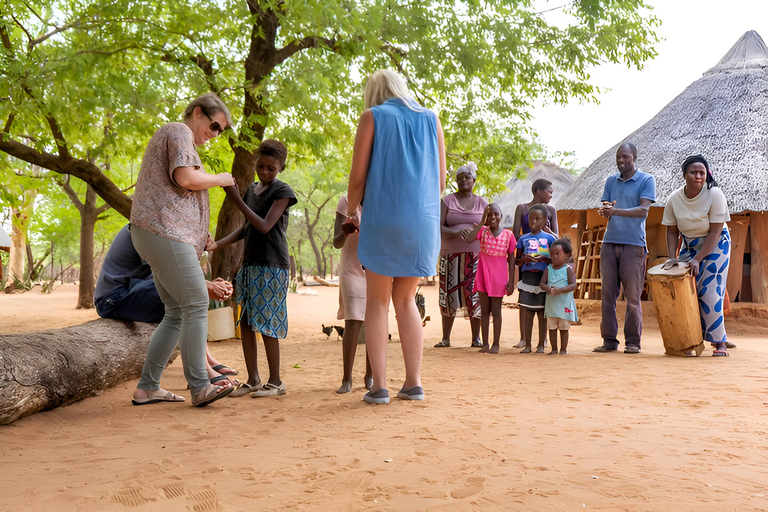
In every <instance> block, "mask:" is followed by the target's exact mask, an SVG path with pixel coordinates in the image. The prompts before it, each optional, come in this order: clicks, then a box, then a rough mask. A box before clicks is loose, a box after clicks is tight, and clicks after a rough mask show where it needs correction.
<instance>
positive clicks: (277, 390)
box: [251, 382, 288, 398]
mask: <svg viewBox="0 0 768 512" xmlns="http://www.w3.org/2000/svg"><path fill="white" fill-rule="evenodd" d="M287 392H288V390H287V389H286V388H285V383H284V382H281V383H280V385H279V386H275V385H274V384H270V383H269V382H267V383H266V384H264V386H263V387H262V388H261V389H259V390H258V391H254V392H253V393H251V398H261V397H262V396H277V395H284V394H286V393H287Z"/></svg>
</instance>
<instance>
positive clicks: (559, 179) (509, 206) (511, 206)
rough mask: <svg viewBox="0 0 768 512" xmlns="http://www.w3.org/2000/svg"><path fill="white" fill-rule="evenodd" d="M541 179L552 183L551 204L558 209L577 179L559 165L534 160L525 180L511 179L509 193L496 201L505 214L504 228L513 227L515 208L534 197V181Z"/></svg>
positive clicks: (502, 223) (508, 183) (502, 222)
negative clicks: (532, 190)
mask: <svg viewBox="0 0 768 512" xmlns="http://www.w3.org/2000/svg"><path fill="white" fill-rule="evenodd" d="M540 178H543V179H545V180H549V181H551V182H552V190H553V194H552V201H551V203H550V204H551V205H552V206H554V207H555V208H557V207H558V201H560V200H561V199H562V197H563V194H564V193H565V191H566V190H568V189H569V188H570V187H571V185H572V184H573V182H574V180H575V179H576V177H575V176H574V175H573V174H571V173H570V172H568V170H567V169H564V168H563V167H560V166H559V165H556V164H553V163H551V162H542V161H540V160H534V161H533V162H532V167H531V169H530V170H528V174H527V176H526V177H525V179H520V178H517V177H514V178H511V179H510V180H509V181H507V183H506V185H507V188H508V189H509V192H508V193H506V194H504V195H502V196H500V197H499V198H497V199H496V200H495V202H496V204H498V205H499V206H501V211H502V213H503V214H504V218H503V219H502V221H501V225H502V226H504V227H512V223H513V221H514V215H515V208H517V205H518V204H520V203H527V202H529V201H530V200H531V198H532V197H533V195H532V194H531V185H533V182H534V181H536V180H538V179H540Z"/></svg>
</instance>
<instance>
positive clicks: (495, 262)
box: [465, 203, 517, 354]
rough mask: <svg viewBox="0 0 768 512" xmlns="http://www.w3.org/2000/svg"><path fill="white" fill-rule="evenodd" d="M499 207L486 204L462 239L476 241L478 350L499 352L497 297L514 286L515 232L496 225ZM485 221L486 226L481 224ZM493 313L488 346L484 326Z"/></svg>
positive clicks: (486, 331)
mask: <svg viewBox="0 0 768 512" xmlns="http://www.w3.org/2000/svg"><path fill="white" fill-rule="evenodd" d="M501 217H502V215H501V208H499V205H497V204H496V203H491V204H489V205H488V206H487V207H486V208H485V211H484V212H483V218H482V220H481V221H480V224H477V225H476V226H475V227H474V229H473V230H472V231H471V232H470V233H469V235H467V238H466V239H465V241H466V242H467V243H468V244H471V243H472V242H474V241H475V240H479V241H480V259H479V261H478V263H477V274H476V275H475V291H476V292H478V294H479V295H480V330H481V333H482V336H483V348H481V349H480V352H488V353H491V354H498V353H499V338H500V337H501V298H502V297H504V295H511V294H512V292H513V291H514V289H515V283H514V268H515V245H516V244H517V240H515V235H513V234H512V232H511V231H510V230H508V229H503V228H502V227H501V226H499V223H500V222H501ZM486 223H487V224H488V225H487V226H486V225H485V224H486ZM491 316H493V346H491V347H489V346H488V328H489V323H490V317H491Z"/></svg>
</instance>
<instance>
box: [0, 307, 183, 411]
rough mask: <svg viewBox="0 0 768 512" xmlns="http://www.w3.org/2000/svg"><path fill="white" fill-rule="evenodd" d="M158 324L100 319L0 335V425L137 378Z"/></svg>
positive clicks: (172, 357) (173, 356)
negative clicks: (69, 325)
mask: <svg viewBox="0 0 768 512" xmlns="http://www.w3.org/2000/svg"><path fill="white" fill-rule="evenodd" d="M156 327H157V326H156V325H154V324H145V323H140V322H120V321H117V320H104V319H100V320H94V321H92V322H88V323H85V324H83V325H78V326H75V327H67V328H66V329H57V330H50V331H41V332H36V333H32V334H17V335H9V336H0V425H5V424H8V423H11V422H13V421H16V420H17V419H19V418H22V417H24V416H29V415H30V414H34V413H36V412H39V411H44V410H47V409H53V408H54V407H58V406H60V405H67V404H71V403H74V402H77V401H79V400H82V399H83V398H87V397H89V396H95V395H98V394H100V393H101V392H102V391H104V390H105V389H107V388H110V387H112V386H115V385H117V384H119V383H121V382H123V381H126V380H129V379H134V378H136V377H138V376H139V374H140V373H141V368H142V366H143V364H144V357H145V356H146V353H147V345H148V344H149V339H150V337H151V336H152V333H153V332H154V331H155V328H156ZM177 354H178V351H175V352H174V354H173V355H172V356H171V361H173V359H174V358H175V357H176V355H177ZM126 400H127V398H126Z"/></svg>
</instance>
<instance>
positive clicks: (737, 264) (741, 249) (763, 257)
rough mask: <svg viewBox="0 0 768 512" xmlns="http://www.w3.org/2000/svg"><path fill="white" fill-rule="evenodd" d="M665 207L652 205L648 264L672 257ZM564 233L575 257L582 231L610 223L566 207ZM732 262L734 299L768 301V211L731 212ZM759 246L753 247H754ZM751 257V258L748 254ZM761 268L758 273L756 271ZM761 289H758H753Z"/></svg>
mask: <svg viewBox="0 0 768 512" xmlns="http://www.w3.org/2000/svg"><path fill="white" fill-rule="evenodd" d="M663 214H664V208H663V207H655V206H654V207H651V209H650V211H649V212H648V218H647V219H646V224H645V230H646V240H647V243H648V260H647V261H648V266H649V267H650V266H651V265H652V264H653V262H654V261H655V260H657V259H659V258H668V257H669V254H668V251H667V229H666V227H665V226H663V225H662V224H661V219H662V217H663ZM558 221H559V223H560V235H561V236H565V235H567V236H569V237H570V238H571V242H572V244H573V251H574V253H573V257H574V259H577V258H578V257H579V254H578V251H579V249H580V246H581V235H582V233H583V232H584V231H585V230H587V229H593V228H596V227H600V226H605V225H606V224H607V222H606V219H604V218H603V217H600V216H599V215H598V214H597V209H594V210H586V211H584V210H562V211H559V212H558ZM728 228H729V229H730V231H731V243H732V245H731V263H730V266H729V269H728V281H727V284H726V288H727V289H728V296H729V297H730V299H731V301H734V302H736V301H739V302H752V301H754V302H758V303H763V304H768V213H759V212H750V213H749V214H734V215H731V221H730V222H729V223H728ZM755 247H756V248H757V249H756V250H753V248H755ZM745 254H749V255H750V257H751V261H752V264H751V266H745V265H744V255H745ZM748 259H749V258H748ZM755 272H757V275H755ZM755 289H757V290H758V293H754V292H753V291H752V290H755Z"/></svg>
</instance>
